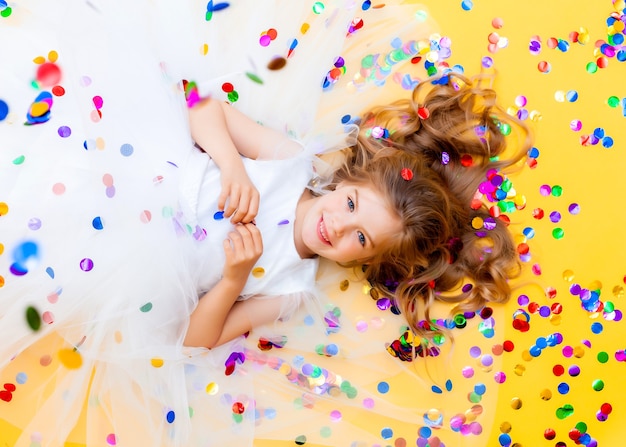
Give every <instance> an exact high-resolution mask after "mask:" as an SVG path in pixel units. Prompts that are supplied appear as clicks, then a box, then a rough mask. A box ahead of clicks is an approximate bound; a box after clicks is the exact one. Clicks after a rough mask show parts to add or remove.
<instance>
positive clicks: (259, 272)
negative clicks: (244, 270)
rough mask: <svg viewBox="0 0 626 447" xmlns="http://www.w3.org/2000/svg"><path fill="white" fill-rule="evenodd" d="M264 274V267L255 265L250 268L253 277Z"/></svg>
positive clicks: (259, 276) (260, 276)
mask: <svg viewBox="0 0 626 447" xmlns="http://www.w3.org/2000/svg"><path fill="white" fill-rule="evenodd" d="M264 275H265V269H264V268H263V267H255V268H253V269H252V276H254V277H255V278H262V277H263V276H264Z"/></svg>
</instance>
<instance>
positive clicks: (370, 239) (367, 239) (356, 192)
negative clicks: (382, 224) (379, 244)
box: [354, 187, 376, 250]
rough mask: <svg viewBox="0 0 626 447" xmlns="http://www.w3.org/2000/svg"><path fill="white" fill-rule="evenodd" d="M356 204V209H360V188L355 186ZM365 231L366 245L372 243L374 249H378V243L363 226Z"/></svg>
mask: <svg viewBox="0 0 626 447" xmlns="http://www.w3.org/2000/svg"><path fill="white" fill-rule="evenodd" d="M354 205H355V208H356V210H357V211H358V209H359V191H358V189H357V188H356V187H355V188H354ZM363 233H365V243H366V245H371V247H372V249H373V250H374V249H376V244H374V239H372V238H371V237H370V235H369V233H368V232H367V231H366V230H365V228H363Z"/></svg>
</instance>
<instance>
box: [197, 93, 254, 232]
mask: <svg viewBox="0 0 626 447" xmlns="http://www.w3.org/2000/svg"><path fill="white" fill-rule="evenodd" d="M189 126H190V129H191V137H192V138H193V140H194V141H195V142H196V144H197V145H198V146H199V147H200V148H201V149H202V150H204V151H205V152H206V153H207V154H209V155H210V156H211V158H212V159H213V161H214V162H215V164H216V165H217V166H218V167H219V168H220V176H221V183H222V189H221V193H220V195H219V197H218V202H217V204H218V208H219V209H220V210H223V211H224V216H225V217H226V218H228V217H231V216H232V217H231V222H232V223H239V222H242V223H249V222H252V220H253V219H254V217H255V216H256V214H257V212H258V208H259V193H258V191H257V189H256V188H255V186H254V184H253V183H252V181H250V178H249V177H248V174H247V173H246V170H245V168H244V165H243V161H242V159H241V156H240V153H239V152H240V149H239V148H238V147H237V146H236V144H235V140H234V139H233V137H232V136H233V135H234V134H236V133H237V132H233V133H231V129H230V128H229V126H228V124H227V121H226V116H225V114H224V110H223V108H222V105H221V103H220V102H219V101H214V100H211V99H204V100H202V101H201V102H200V103H198V104H196V105H195V106H194V107H192V108H191V109H189ZM259 127H260V126H259ZM241 131H245V129H242V130H241ZM241 153H242V155H254V154H253V153H252V152H251V151H242V152H241Z"/></svg>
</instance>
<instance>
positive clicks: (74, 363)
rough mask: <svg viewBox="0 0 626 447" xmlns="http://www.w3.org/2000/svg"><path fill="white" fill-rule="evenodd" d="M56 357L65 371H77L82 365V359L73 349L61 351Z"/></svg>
mask: <svg viewBox="0 0 626 447" xmlns="http://www.w3.org/2000/svg"><path fill="white" fill-rule="evenodd" d="M58 356H59V361H60V362H61V364H63V366H65V367H66V368H67V369H78V368H80V367H81V366H82V365H83V358H82V356H81V355H80V353H79V352H78V351H77V350H75V349H67V348H65V349H61V350H59V352H58Z"/></svg>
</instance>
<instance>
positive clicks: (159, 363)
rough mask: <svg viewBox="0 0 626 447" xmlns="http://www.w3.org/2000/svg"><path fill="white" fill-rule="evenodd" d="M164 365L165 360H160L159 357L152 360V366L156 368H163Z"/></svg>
mask: <svg viewBox="0 0 626 447" xmlns="http://www.w3.org/2000/svg"><path fill="white" fill-rule="evenodd" d="M163 363H164V362H163V359H160V358H158V357H155V358H153V359H151V360H150V364H151V365H152V366H154V367H155V368H160V367H161V366H163Z"/></svg>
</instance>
